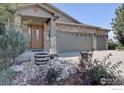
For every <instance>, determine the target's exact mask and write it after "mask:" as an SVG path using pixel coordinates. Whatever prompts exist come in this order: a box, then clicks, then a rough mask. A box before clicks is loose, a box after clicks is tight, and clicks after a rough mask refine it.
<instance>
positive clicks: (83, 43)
mask: <svg viewBox="0 0 124 93" xmlns="http://www.w3.org/2000/svg"><path fill="white" fill-rule="evenodd" d="M57 38H58V39H57V45H58V52H59V53H61V52H74V51H81V50H89V49H91V48H92V35H90V34H89V35H88V34H78V33H66V32H57Z"/></svg>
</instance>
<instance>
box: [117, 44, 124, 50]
mask: <svg viewBox="0 0 124 93" xmlns="http://www.w3.org/2000/svg"><path fill="white" fill-rule="evenodd" d="M116 49H117V50H124V46H122V45H121V44H118V46H117V47H116Z"/></svg>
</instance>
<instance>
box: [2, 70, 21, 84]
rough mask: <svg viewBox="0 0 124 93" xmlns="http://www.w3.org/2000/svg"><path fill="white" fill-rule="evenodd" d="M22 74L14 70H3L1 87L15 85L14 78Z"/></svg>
mask: <svg viewBox="0 0 124 93" xmlns="http://www.w3.org/2000/svg"><path fill="white" fill-rule="evenodd" d="M20 73H21V72H16V71H14V70H12V69H6V70H2V71H1V72H0V85H13V84H14V82H13V80H14V77H15V76H16V75H18V74H20Z"/></svg>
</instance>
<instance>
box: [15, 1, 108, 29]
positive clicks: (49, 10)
mask: <svg viewBox="0 0 124 93" xmlns="http://www.w3.org/2000/svg"><path fill="white" fill-rule="evenodd" d="M32 5H38V6H40V7H42V8H43V9H45V10H46V11H48V12H50V13H51V14H53V15H54V14H56V12H57V13H58V14H63V15H64V16H66V17H68V18H69V19H71V20H73V21H74V22H75V23H68V24H74V25H81V26H86V27H93V28H96V29H101V30H105V31H110V29H105V28H101V27H98V26H93V25H89V24H84V23H81V22H79V21H78V20H76V19H75V18H73V17H72V16H70V15H68V14H67V13H65V12H63V11H62V10H60V9H58V8H56V7H55V6H53V5H52V4H49V3H40V4H24V5H22V6H20V7H19V8H18V9H17V10H20V9H25V8H26V7H29V6H32ZM49 7H50V8H51V9H50V8H49ZM55 11H56V12H55ZM61 23H64V22H61ZM66 23H67V22H65V24H66Z"/></svg>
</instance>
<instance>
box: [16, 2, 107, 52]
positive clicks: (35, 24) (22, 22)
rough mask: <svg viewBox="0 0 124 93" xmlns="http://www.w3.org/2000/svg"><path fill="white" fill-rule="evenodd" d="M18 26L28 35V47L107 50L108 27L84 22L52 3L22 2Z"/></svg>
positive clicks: (65, 50)
mask: <svg viewBox="0 0 124 93" xmlns="http://www.w3.org/2000/svg"><path fill="white" fill-rule="evenodd" d="M14 21H15V25H17V26H19V27H20V28H21V29H23V32H24V33H25V34H26V35H27V37H28V38H29V46H28V47H29V48H31V49H32V48H42V49H44V50H46V51H49V52H50V54H56V53H62V52H72V51H81V50H89V49H92V48H94V49H96V50H107V49H108V45H107V40H108V31H109V30H108V29H104V28H100V27H97V26H92V25H88V24H83V23H80V22H79V21H77V20H76V19H74V18H73V17H71V16H69V15H68V14H66V13H64V12H63V11H61V10H59V9H57V8H56V7H54V6H52V5H51V4H47V3H42V4H23V5H22V6H20V7H19V8H18V9H17V11H16V14H15V19H14Z"/></svg>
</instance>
